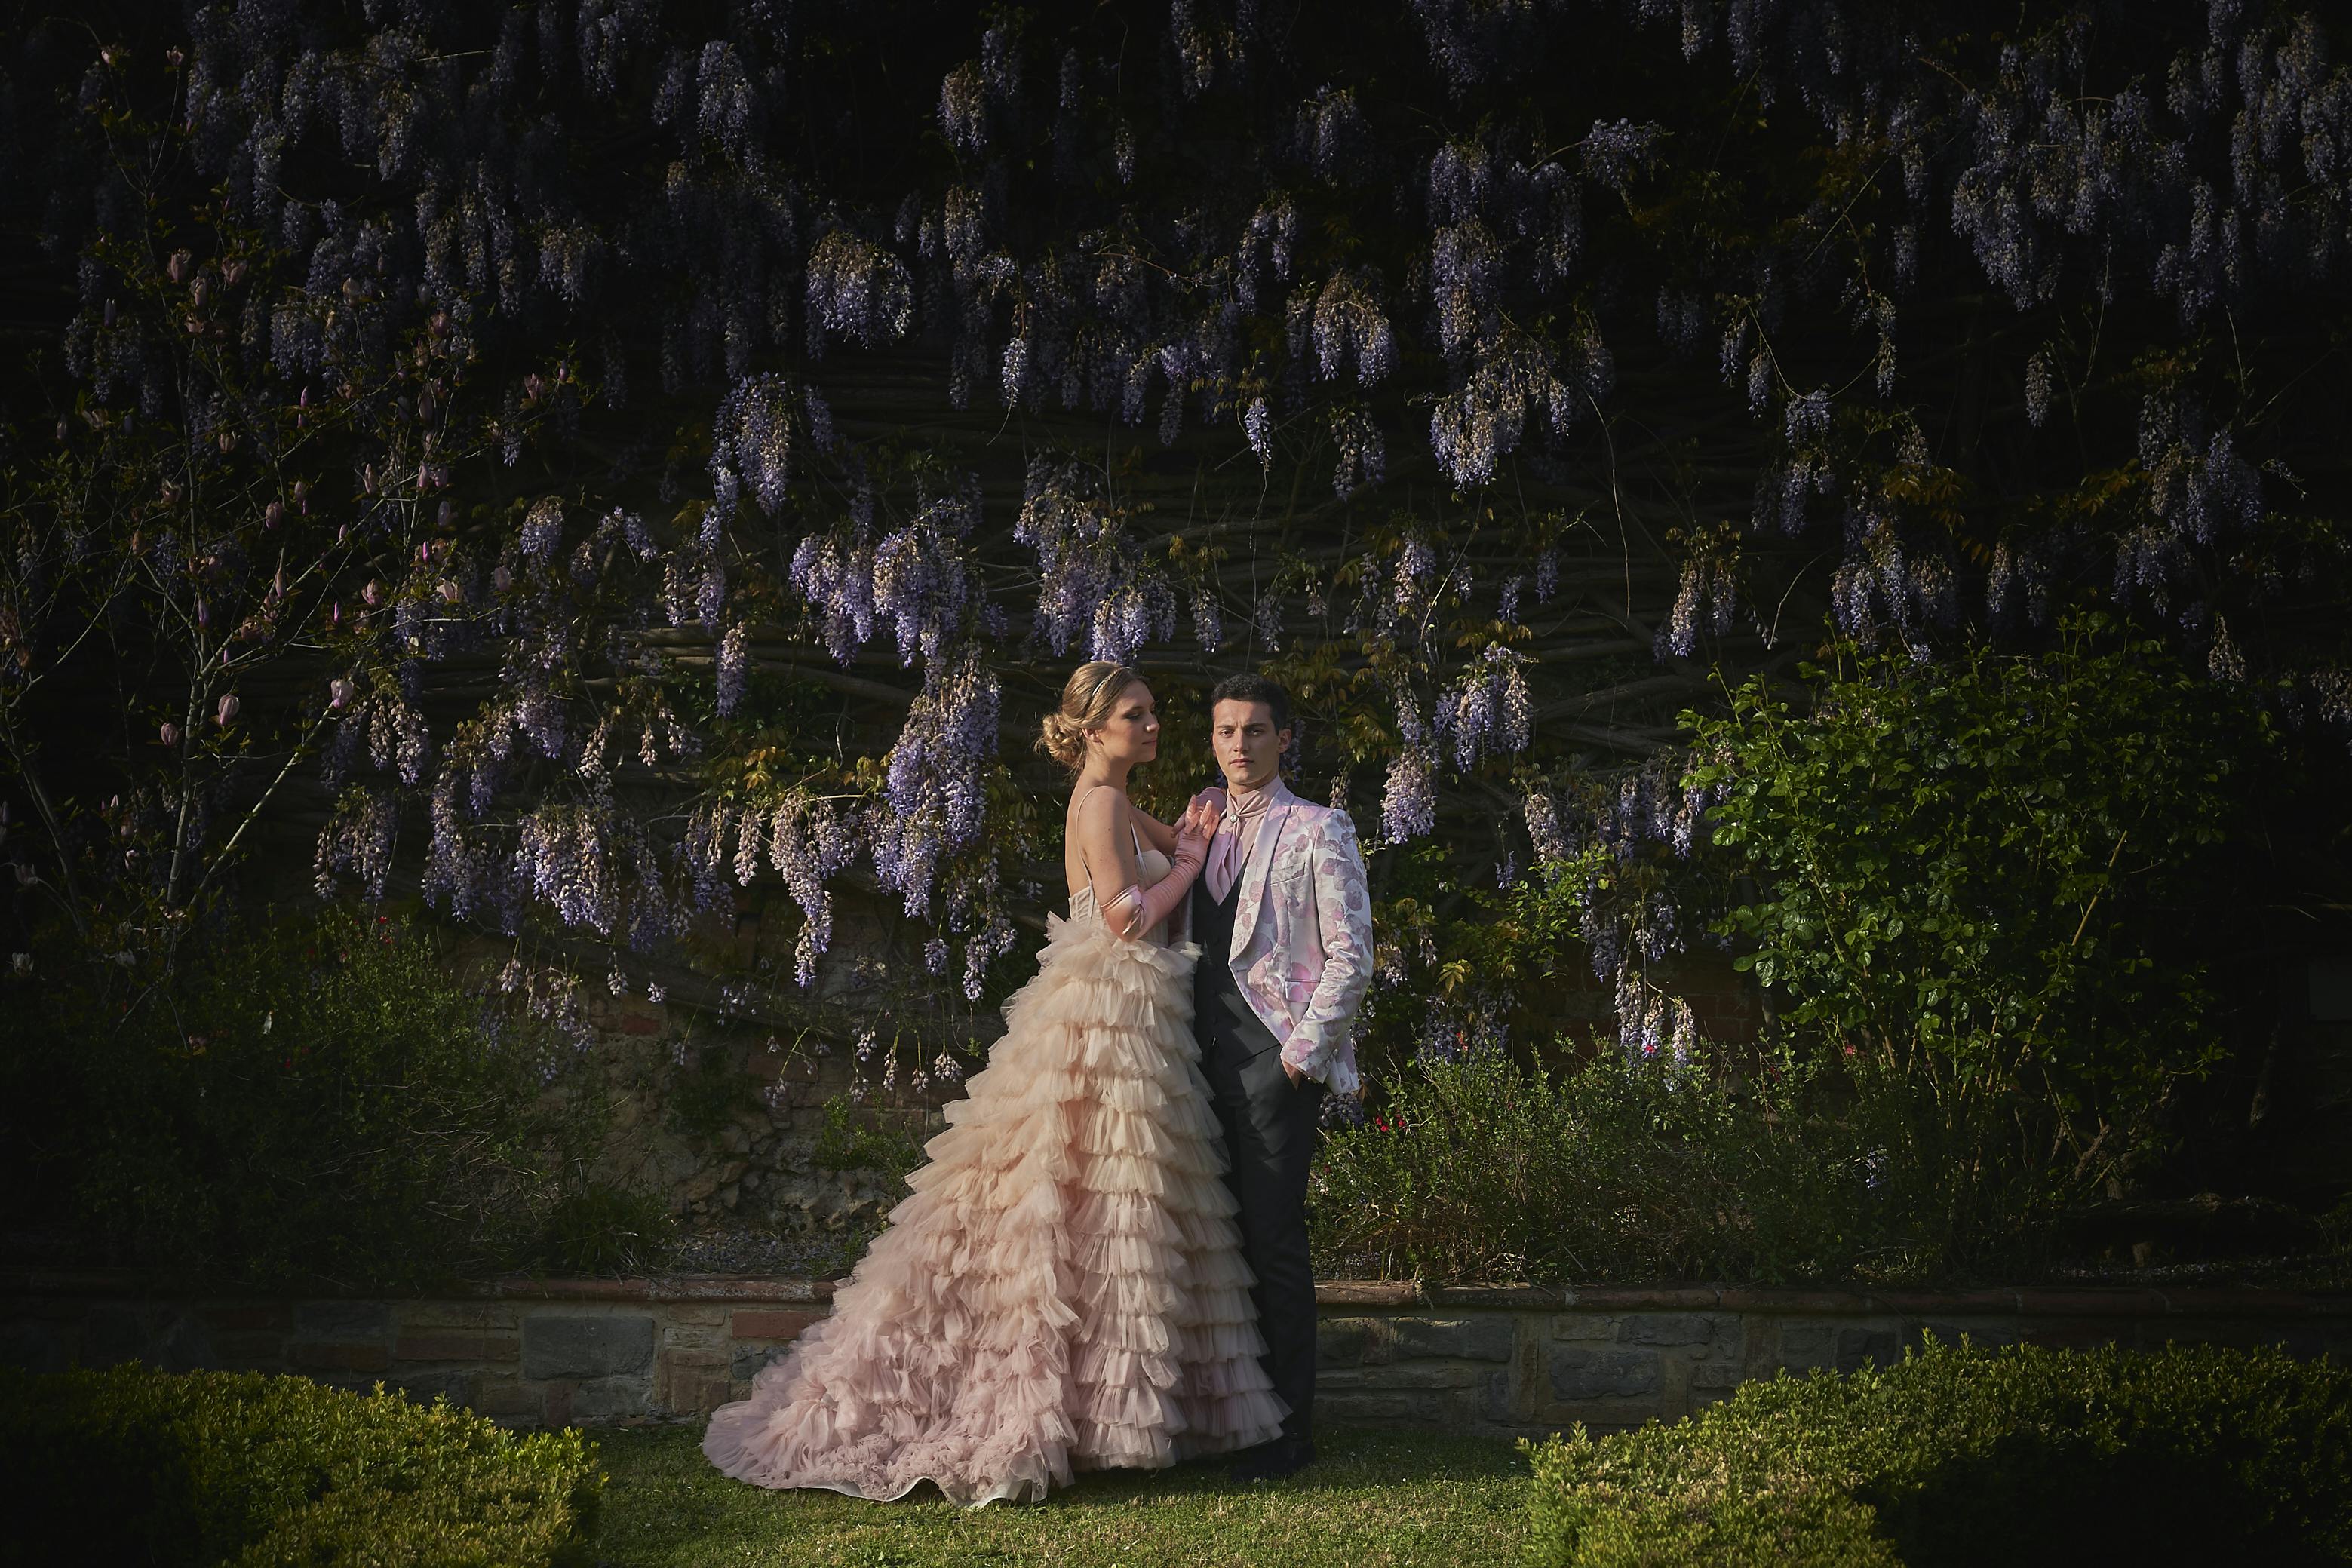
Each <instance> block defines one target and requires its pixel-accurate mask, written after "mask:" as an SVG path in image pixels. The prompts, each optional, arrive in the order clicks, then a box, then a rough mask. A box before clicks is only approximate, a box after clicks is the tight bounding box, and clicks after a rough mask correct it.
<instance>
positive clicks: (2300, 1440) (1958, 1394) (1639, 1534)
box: [1528, 1341, 2352, 1568]
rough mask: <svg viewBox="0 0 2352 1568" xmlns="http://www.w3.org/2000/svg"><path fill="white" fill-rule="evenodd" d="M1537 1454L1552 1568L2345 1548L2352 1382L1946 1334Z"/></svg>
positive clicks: (2275, 1557)
mask: <svg viewBox="0 0 2352 1568" xmlns="http://www.w3.org/2000/svg"><path fill="white" fill-rule="evenodd" d="M1529 1451H1530V1453H1531V1456H1532V1458H1533V1461H1534V1479H1533V1483H1532V1490H1531V1492H1530V1503H1529V1508H1530V1513H1531V1516H1532V1518H1531V1522H1532V1526H1533V1528H1532V1533H1531V1540H1530V1542H1529V1553H1528V1561H1529V1562H1530V1563H1537V1564H1541V1565H1544V1568H1633V1564H1637V1563H1638V1564H1666V1563H1672V1564H1675V1565H1676V1568H1685V1565H1687V1568H1748V1565H1753V1568H1895V1565H1897V1564H1901V1565H1906V1568H1961V1565H1963V1564H1976V1563H2003V1564H2006V1565H2011V1568H2039V1565H2041V1564H2050V1565H2052V1568H2056V1565H2058V1564H2068V1565H2072V1564H2075V1563H2235V1562H2245V1563H2270V1564H2300V1563H2343V1562H2345V1561H2347V1558H2352V1371H2347V1369H2346V1368H2344V1367H2342V1366H2338V1365H2336V1364H2333V1363H2329V1362H2316V1363H2306V1362H2296V1361H2294V1360H2293V1359H2291V1358H2289V1357H2288V1356H2287V1355H2285V1354H2284V1353H2282V1352H2279V1351H2275V1350H2266V1351H2259V1352H2253V1353H2246V1352H2240V1351H2226V1350H2218V1349H2212V1348H2209V1347H2199V1348H2194V1349H2183V1348H2179V1347H2174V1348H2169V1349H2167V1350H2164V1351H2162V1352H2158V1353H2155V1354H2139V1353H2134V1352H2129V1351H2119V1350H2115V1349H2112V1348H2110V1349H2106V1350H2102V1351H2095V1352H2089V1353H2080V1352H2062V1351H2049V1350H2040V1349H2033V1348H2017V1349H2011V1350H2004V1351H2001V1352H1999V1353H1995V1354H1987V1353H1983V1352H1979V1351H1972V1350H1970V1349H1969V1348H1968V1347H1967V1346H1966V1345H1965V1344H1963V1345H1962V1346H1960V1347H1958V1348H1952V1347H1948V1346H1941V1345H1937V1344H1936V1343H1933V1342H1932V1341H1931V1342H1930V1343H1928V1345H1927V1349H1926V1350H1925V1351H1924V1352H1921V1353H1915V1354H1911V1355H1909V1356H1906V1358H1905V1360H1904V1362H1903V1363H1902V1364H1901V1365H1899V1366H1896V1367H1893V1368H1891V1369H1889V1370H1887V1371H1885V1372H1870V1371H1865V1372H1859V1373H1855V1374H1853V1375H1851V1376H1848V1377H1843V1378H1841V1377H1838V1376H1835V1375H1832V1374H1828V1373H1815V1374H1813V1375H1810V1376H1808V1377H1805V1378H1801V1379H1800V1378H1793V1377H1790V1376H1789V1375H1787V1374H1785V1373H1783V1374H1782V1375H1780V1376H1779V1377H1777V1378H1775V1379H1773V1380H1772V1381H1771V1382H1769V1383H1751V1384H1748V1385H1746V1386H1744V1387H1743V1388H1741V1389H1740V1390H1739V1391H1738V1393H1737V1394H1735V1395H1734V1396H1732V1397H1730V1398H1729V1399H1727V1400H1725V1401H1724V1402H1723V1403H1721V1404H1719V1405H1717V1406H1713V1407H1712V1408H1710V1409H1708V1410H1706V1411H1705V1412H1703V1413H1702V1414H1700V1415H1698V1416H1692V1417H1690V1418H1688V1419H1686V1420H1684V1421H1680V1422H1677V1423H1675V1425H1673V1426H1671V1427H1667V1426H1655V1425H1654V1426H1650V1427H1643V1428H1641V1429H1640V1430H1638V1431H1635V1432H1630V1433H1625V1434H1622V1435H1619V1436H1616V1437H1605V1438H1600V1439H1595V1438H1593V1437H1591V1436H1589V1435H1588V1434H1587V1433H1586V1432H1585V1431H1584V1430H1583V1428H1582V1427H1578V1428H1577V1429H1575V1430H1574V1431H1573V1432H1571V1433H1570V1434H1569V1435H1568V1436H1566V1437H1556V1438H1553V1439H1551V1440H1549V1441H1548V1442H1546V1443H1544V1444H1542V1445H1541V1446H1539V1447H1537V1446H1532V1445H1530V1446H1529Z"/></svg>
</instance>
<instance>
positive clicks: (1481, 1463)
mask: <svg viewBox="0 0 2352 1568" xmlns="http://www.w3.org/2000/svg"><path fill="white" fill-rule="evenodd" d="M701 1439H702V1431H701V1428H700V1427H656V1428H645V1429H638V1430H634V1431H630V1430H623V1431H611V1432H603V1433H599V1434H597V1435H596V1441H597V1443H598V1445H599V1447H600V1448H601V1451H602V1456H603V1462H604V1469H605V1472H606V1473H607V1474H609V1475H610V1476H611V1477H612V1483H611V1485H609V1486H608V1487H607V1488H606V1489H605V1491H604V1517H603V1522H602V1524H601V1526H600V1527H599V1530H598V1532H597V1538H596V1544H595V1549H594V1551H595V1558H596V1560H597V1561H598V1562H600V1563H610V1564H613V1565H614V1568H635V1565H638V1564H644V1565H646V1568H653V1565H656V1564H660V1565H664V1568H669V1565H675V1568H688V1565H691V1568H734V1565H735V1564H740V1563H751V1564H760V1565H763V1568H764V1565H766V1564H792V1565H793V1568H800V1565H801V1564H810V1565H813V1568H829V1565H838V1568H933V1565H934V1564H936V1565H938V1568H949V1565H950V1564H952V1565H955V1568H961V1565H962V1564H966V1563H985V1564H990V1565H992V1568H1013V1565H1014V1564H1022V1563H1071V1564H1076V1565H1081V1568H1097V1564H1105V1563H1139V1564H1151V1565H1155V1568H1156V1565H1157V1564H1160V1563H1181V1564H1185V1565H1186V1568H1191V1565H1192V1564H1202V1565H1203V1568H1210V1565H1220V1568H1221V1565H1224V1564H1231V1565H1233V1568H1322V1565H1324V1564H1331V1565H1334V1568H1341V1565H1344V1568H1507V1565H1513V1564H1517V1563H1518V1562H1519V1560H1520V1556H1519V1549H1520V1543H1521V1542H1522V1541H1523V1539H1524V1538H1525V1535H1526V1530H1525V1519H1524V1515H1525V1511H1526V1508H1527V1475H1528V1465H1527V1461H1526V1460H1525V1459H1523V1458H1520V1457H1519V1455H1518V1454H1517V1452H1516V1451H1515V1450H1513V1448H1511V1447H1510V1445H1508V1444H1507V1443H1502V1442H1497V1441H1494V1440H1492V1439H1484V1438H1476V1437H1418V1436H1407V1435H1404V1434H1401V1433H1394V1432H1349V1431H1333V1432H1330V1433H1328V1434H1326V1435H1325V1436H1324V1437H1323V1438H1322V1439H1320V1440H1319V1441H1318V1444H1317V1448H1318V1450H1319V1454H1320V1458H1318V1461H1317V1462H1316V1464H1315V1465H1314V1466H1312V1467H1311V1468H1309V1469H1307V1470H1305V1471H1303V1472H1302V1473H1300V1474H1299V1475H1297V1476H1294V1477H1292V1478H1291V1479H1288V1480H1286V1481H1275V1482H1267V1481H1260V1482H1257V1483H1256V1484H1255V1485H1253V1486H1249V1487H1236V1486H1234V1484H1233V1483H1232V1482H1231V1481H1229V1480H1227V1479H1225V1469H1224V1465H1223V1462H1222V1461H1218V1462H1210V1461H1203V1462H1201V1463H1198V1464H1191V1465H1183V1466H1180V1467H1178V1468H1177V1469H1172V1470H1160V1471H1156V1472H1146V1473H1140V1474H1139V1473H1135V1472H1131V1471H1110V1472H1104V1473H1097V1474H1089V1475H1082V1476H1080V1477H1079V1478H1078V1483H1077V1485H1076V1486H1074V1487H1071V1488H1068V1489H1067V1490H1062V1491H1057V1492H1055V1494H1054V1495H1053V1496H1052V1497H1051V1498H1050V1499H1048V1500H1046V1501H1045V1502H1044V1503H1042V1504H1038V1505H1035V1506H1031V1507H1021V1508H1016V1507H1013V1506H1011V1505H1009V1504H1005V1503H998V1504H996V1505H995V1506H993V1507H992V1508H986V1509H982V1510H980V1511H977V1512H973V1511H967V1510H964V1509H960V1508H957V1507H954V1506H953V1505H952V1504H950V1503H949V1502H947V1501H946V1500H944V1499H942V1498H941V1497H940V1495H939V1494H938V1493H937V1492H935V1491H933V1490H931V1489H930V1488H929V1487H925V1488H924V1489H923V1490H921V1491H920V1492H919V1493H918V1494H917V1495H916V1497H915V1498H911V1499H908V1500H905V1501H902V1502H892V1503H872V1502H865V1501H861V1500H858V1499H856V1498H848V1497H842V1496H839V1495H838V1494H836V1493H833V1492H823V1491H793V1492H769V1491H762V1490H760V1489H759V1488H757V1487H751V1486H745V1485H743V1484H742V1483H741V1482H740V1481H731V1480H728V1479H725V1478H724V1477H722V1476H720V1475H719V1473H718V1472H717V1471H716V1470H713V1469H711V1468H710V1466H709V1462H708V1461H707V1460H705V1459H704V1458H703V1457H702V1450H701V1448H700V1447H699V1444H700V1442H701Z"/></svg>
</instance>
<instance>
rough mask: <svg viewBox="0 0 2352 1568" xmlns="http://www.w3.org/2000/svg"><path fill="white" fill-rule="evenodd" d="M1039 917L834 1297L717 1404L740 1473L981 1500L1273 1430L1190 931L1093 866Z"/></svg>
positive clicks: (1021, 1494)
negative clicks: (1207, 1070)
mask: <svg viewBox="0 0 2352 1568" xmlns="http://www.w3.org/2000/svg"><path fill="white" fill-rule="evenodd" d="M1139 863H1140V869H1141V871H1142V874H1143V876H1144V878H1145V880H1146V881H1147V882H1157V881H1158V880H1159V879H1160V877H1162V876H1165V875H1166V874H1167V873H1168V861H1167V859H1166V857H1165V856H1163V855H1161V854H1160V853H1159V852H1156V851H1146V852H1144V853H1143V854H1142V856H1141V857H1140V862H1139ZM1046 930H1047V936H1046V942H1045V951H1044V953H1043V954H1042V956H1040V958H1039V961H1038V967H1037V975H1036V977H1035V978H1034V979H1032V980H1031V981H1030V982H1029V983H1028V984H1027V985H1025V986H1024V987H1023V988H1021V990H1020V991H1019V992H1018V993H1016V994H1015V995H1014V996H1013V999H1012V1000H1011V1001H1010V1002H1008V1003H1006V1004H1005V1009H1004V1015H1005V1032H1004V1035H1003V1038H1002V1039H1001V1040H998V1041H997V1042H996V1046H995V1048H994V1049H993V1050H992V1051H990V1052H989V1064H988V1066H987V1068H986V1069H984V1070H983V1071H980V1072H978V1073H975V1074H973V1076H972V1079H971V1084H970V1085H969V1094H968V1097H967V1098H965V1099H964V1100H962V1101H961V1102H960V1103H956V1104H952V1105H950V1106H949V1107H948V1108H947V1119H948V1122H949V1128H948V1130H947V1131H946V1132H944V1133H941V1134H940V1135H939V1136H938V1137H935V1138H933V1139H932V1140H931V1141H930V1143H929V1145H927V1146H926V1148H925V1151H924V1152H925V1153H926V1154H928V1155H929V1156H930V1163H929V1164H928V1165H926V1166H923V1167H922V1168H920V1169H919V1170H918V1171H916V1172H915V1173H914V1174H913V1175H912V1176H909V1177H908V1186H911V1187H912V1188H913V1189H914V1195H913V1196H912V1197H908V1199H907V1200H906V1201H905V1202H904V1203H901V1204H900V1205H898V1207H897V1208H895V1209H893V1210H892V1211H891V1213H890V1225H889V1228H888V1229H887V1230H885V1231H884V1232H883V1233H882V1235H881V1236H879V1237H877V1239H875V1242H874V1245H873V1246H872V1248H870V1249H868V1250H867V1252H866V1256H865V1258H864V1259H863V1260H860V1261H859V1263H858V1265H857V1267H856V1269H855V1270H853V1271H852V1273H851V1275H850V1278H849V1280H848V1281H846V1282H845V1284H844V1285H843V1286H842V1287H841V1289H840V1290H839V1291H837V1292H835V1296H834V1305H833V1315H832V1316H831V1317H829V1318H827V1319H826V1320H825V1321H824V1322H821V1323H818V1324H816V1325H814V1327H812V1328H810V1329H808V1330H807V1331H805V1332H804V1333H803V1334H802V1335H801V1337H800V1340H799V1342H798V1343H795V1344H794V1345H793V1348H792V1350H791V1351H789V1352H788V1353H787V1354H785V1355H784V1356H783V1357H782V1358H781V1359H780V1360H778V1361H776V1362H773V1363H772V1364H770V1365H768V1366H767V1367H766V1368H765V1369H763V1370H762V1371H761V1373H760V1375H758V1377H756V1378H755V1379H754V1380H753V1381H752V1385H751V1397H750V1398H749V1399H746V1400H743V1401H740V1402H739V1403H737V1404H733V1405H728V1406H722V1407H721V1408H720V1409H719V1411H718V1412H717V1413H716V1414H715V1415H713V1416H711V1418H710V1427H709V1431H708V1432H707V1433H705V1434H704V1437H703V1439H702V1451H703V1452H704V1453H705V1454H707V1455H708V1456H709V1458H710V1461H711V1462H712V1463H713V1464H715V1465H717V1466H718V1467H719V1469H721V1470H723V1471H725V1472H726V1473H727V1474H728V1475H730V1476H733V1477H735V1478H737V1479H740V1480H746V1481H751V1482H752V1483H753V1484H755V1485H758V1486H764V1487H780V1488H781V1487H824V1488H828V1489H830V1490H834V1491H840V1492H846V1493H848V1494H849V1495H850V1496H852V1497H864V1498H873V1499H877V1500H887V1499H891V1498H898V1497H903V1496H904V1495H906V1493H907V1492H908V1491H909V1490H912V1489H913V1488H914V1487H916V1486H917V1485H918V1484H919V1483H921V1482H923V1481H926V1480H928V1481H932V1482H934V1483H936V1484H937V1485H938V1487H939V1489H940V1490H941V1491H942V1492H944V1493H946V1494H947V1495H948V1496H949V1497H950V1498H951V1499H952V1500H955V1501H957V1502H960V1503H963V1504H966V1505H968V1506H972V1507H978V1506H980V1505H982V1504H985V1503H990V1502H994V1501H997V1500H1000V1499H1012V1500H1035V1499H1038V1498H1042V1497H1043V1496H1044V1495H1045V1491H1046V1489H1047V1488H1048V1487H1050V1486H1054V1485H1056V1484H1067V1483H1068V1481H1069V1479H1070V1477H1071V1473H1072V1472H1073V1471H1074V1470H1082V1469H1113V1468H1119V1469H1160V1468H1161V1467H1164V1466H1168V1465H1171V1464H1174V1463H1176V1462H1177V1461H1178V1460H1180V1459H1184V1458H1192V1457H1194V1456H1197V1455H1202V1454H1213V1453H1222V1452H1227V1451H1230V1450H1234V1449H1238V1448H1250V1447H1253V1446H1255V1445H1256V1444H1258V1443H1262V1442H1265V1441H1268V1440H1270V1439H1271V1438H1273V1437H1276V1435H1278V1433H1279V1431H1280V1429H1281V1425H1282V1417H1283V1416H1284V1414H1285V1413H1286V1410H1285V1406H1284V1405H1283V1403H1282V1401H1281V1400H1280V1399H1279V1398H1278V1397H1277V1396H1276V1395H1275V1394H1274V1392H1273V1389H1272V1385H1270V1384H1269V1383H1268V1382H1267V1381H1266V1376H1265V1371H1264V1370H1263V1369H1262V1368H1261V1367H1260V1366H1259V1365H1258V1361H1257V1358H1258V1355H1259V1354H1260V1353H1261V1352H1263V1351H1264V1350H1265V1342H1264V1340H1262V1339H1261V1338H1260V1337H1259V1335H1258V1331H1257V1324H1256V1322H1255V1319H1254V1317H1253V1316H1252V1313H1251V1310H1250V1300H1249V1286H1250V1273H1249V1269H1248V1267H1247V1265H1245V1264H1244V1262H1243V1261H1242V1259H1241V1251H1240V1241H1239V1233H1238V1232H1237V1230H1236V1229H1235V1228H1234V1218H1233V1215H1234V1200H1233V1198H1232V1197H1231V1195H1230V1194H1229V1193H1228V1192H1227V1191H1226V1189H1225V1185H1224V1183H1223V1181H1222V1180H1220V1179H1219V1173H1220V1172H1221V1171H1222V1170H1223V1165H1224V1153H1223V1146H1222V1145H1221V1144H1220V1143H1219V1141H1218V1134H1217V1124H1216V1120H1215V1118H1214V1116H1213V1113H1211V1111H1210V1109H1209V1091H1208V1085H1207V1084H1206V1082H1203V1081H1202V1076H1201V1070H1200V1067H1199V1065H1198V1061H1199V1056H1200V1050H1199V1047H1198V1046H1197V1045H1196V1044H1195V1043H1194V1040H1193V1038H1192V961H1193V956H1194V955H1195V953H1196V951H1197V949H1195V948H1193V947H1192V946H1190V945H1189V944H1187V945H1184V946H1171V945H1170V944H1169V943H1167V942H1166V941H1165V940H1164V938H1163V936H1162V933H1161V932H1160V931H1159V930H1156V929H1155V930H1154V931H1153V932H1151V933H1150V936H1148V937H1146V938H1145V939H1143V940H1139V941H1129V940H1125V939H1122V938H1120V937H1118V936H1115V935H1113V934H1112V932H1111V930H1110V928H1109V927H1108V926H1107V925H1104V924H1103V920H1102V917H1101V915H1099V914H1098V913H1097V911H1096V908H1095V903H1094V896H1093V894H1092V893H1091V892H1090V891H1088V892H1080V893H1079V894H1076V896H1074V897H1073V898H1072V899H1071V901H1070V917H1069V919H1067V920H1057V919H1050V918H1049V919H1048V921H1047V924H1046Z"/></svg>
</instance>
